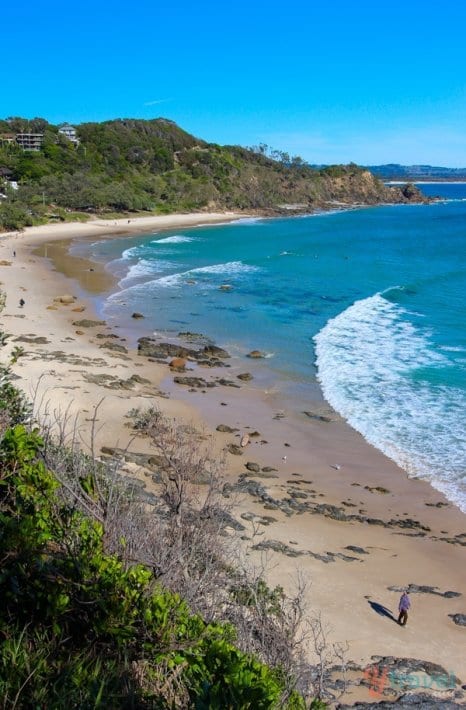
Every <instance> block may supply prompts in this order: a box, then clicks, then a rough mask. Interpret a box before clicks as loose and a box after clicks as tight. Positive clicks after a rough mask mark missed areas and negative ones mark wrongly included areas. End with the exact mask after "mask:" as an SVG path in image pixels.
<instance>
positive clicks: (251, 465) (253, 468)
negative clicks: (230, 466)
mask: <svg viewBox="0 0 466 710" xmlns="http://www.w3.org/2000/svg"><path fill="white" fill-rule="evenodd" d="M244 465H245V467H246V468H247V469H248V471H253V472H254V473H259V471H260V470H261V467H260V466H259V464H258V463H255V462H254V461H248V462H247V463H245V464H244Z"/></svg>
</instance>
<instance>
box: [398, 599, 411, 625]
mask: <svg viewBox="0 0 466 710" xmlns="http://www.w3.org/2000/svg"><path fill="white" fill-rule="evenodd" d="M410 607H411V600H410V598H409V596H408V592H407V591H404V592H403V594H402V595H401V597H400V603H399V604H398V611H399V612H400V613H399V616H398V623H399V625H400V626H406V622H407V621H408V609H409V608H410Z"/></svg>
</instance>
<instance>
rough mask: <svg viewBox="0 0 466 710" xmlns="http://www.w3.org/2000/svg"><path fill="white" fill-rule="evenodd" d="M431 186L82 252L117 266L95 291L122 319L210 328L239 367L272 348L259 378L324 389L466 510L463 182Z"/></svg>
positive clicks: (111, 316)
mask: <svg viewBox="0 0 466 710" xmlns="http://www.w3.org/2000/svg"><path fill="white" fill-rule="evenodd" d="M421 187H422V189H423V190H424V192H425V193H427V194H430V195H440V196H441V197H442V201H440V202H437V203H434V204H431V205H394V206H379V207H371V208H361V209H351V210H343V211H334V212H327V213H322V214H316V215H311V216H305V217H290V218H283V219H243V220H240V221H239V222H235V223H232V224H225V225H215V226H206V227H198V228H195V229H186V230H181V231H180V230H176V231H172V232H163V233H160V234H147V235H143V236H141V235H138V236H131V237H128V238H126V239H121V238H118V239H115V240H107V241H102V242H96V243H93V244H92V245H87V246H83V245H79V246H77V247H75V249H74V251H75V252H78V253H79V254H80V255H83V256H88V257H91V258H92V259H95V260H97V261H102V262H104V263H105V264H106V268H107V269H109V270H110V271H111V272H112V273H113V274H115V275H116V276H117V278H118V289H117V290H116V291H115V292H114V293H112V294H106V295H105V297H104V298H102V299H100V301H99V302H98V303H97V304H96V305H97V307H98V309H99V311H100V313H101V315H102V317H104V318H105V319H106V320H107V322H108V323H109V324H110V325H118V326H119V327H120V328H122V329H124V330H126V332H127V333H129V334H130V335H132V337H133V339H135V338H136V337H137V336H141V335H150V334H152V333H156V334H157V335H158V336H161V337H162V338H163V339H171V338H176V337H177V335H178V333H179V332H185V331H190V332H196V333H202V334H204V335H207V336H209V337H210V338H211V339H212V341H214V342H215V343H217V344H219V345H221V346H222V347H225V348H226V349H227V350H229V351H230V353H231V354H232V355H233V363H237V364H238V366H241V367H242V368H243V370H247V369H250V364H251V361H248V360H247V359H246V358H245V356H246V354H247V353H248V352H249V351H250V350H252V349H258V350H261V351H263V352H264V353H265V354H266V358H265V359H264V360H260V363H259V365H258V364H256V366H255V371H254V374H255V380H254V382H255V383H256V384H257V386H259V387H261V388H273V389H274V391H275V392H278V393H280V394H281V395H282V396H283V398H284V400H286V401H287V402H291V403H293V402H295V403H296V408H297V411H299V410H300V409H301V410H302V408H303V406H304V408H305V405H306V403H307V402H308V401H311V400H312V401H314V400H315V399H316V396H317V395H316V392H317V390H318V387H320V388H321V390H322V392H323V394H324V396H325V398H326V400H327V401H328V402H329V403H330V404H331V405H332V407H333V408H334V409H335V410H337V411H338V412H339V413H340V414H341V415H342V416H343V417H344V418H345V419H346V420H347V421H348V423H349V424H350V425H351V426H352V427H353V428H354V429H356V430H357V431H359V432H360V433H361V434H362V435H363V436H364V437H365V439H366V440H367V441H368V442H370V443H371V444H373V445H374V446H375V447H377V448H378V449H380V450H381V451H383V452H384V453H385V454H386V455H387V456H389V457H390V458H391V459H393V460H394V461H395V462H396V463H397V464H398V465H399V466H401V467H402V468H403V469H405V470H406V471H407V473H408V474H409V475H410V476H418V477H422V478H425V479H427V480H428V481H430V483H431V484H432V485H433V486H434V487H436V488H437V489H438V490H440V491H442V492H443V493H444V494H445V495H446V496H447V497H448V498H449V499H450V500H451V501H453V502H454V503H455V504H457V505H458V506H459V507H460V508H461V509H462V510H463V511H464V512H466V435H465V424H466V319H465V305H466V184H458V183H456V184H448V183H441V184H439V183H436V184H424V185H422V186H421ZM221 287H224V288H221ZM225 287H229V288H225ZM135 311H138V312H140V313H142V314H143V315H144V320H142V321H138V322H137V323H136V322H135V321H134V320H132V319H131V314H132V313H133V312H135Z"/></svg>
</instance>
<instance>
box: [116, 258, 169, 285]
mask: <svg viewBox="0 0 466 710" xmlns="http://www.w3.org/2000/svg"><path fill="white" fill-rule="evenodd" d="M174 266H175V264H173V262H171V261H162V260H161V259H140V260H139V261H138V262H137V263H136V264H133V265H132V266H131V267H130V268H129V270H128V273H127V274H126V275H125V276H124V277H123V278H122V279H121V281H119V283H118V285H119V287H120V288H125V287H127V286H129V285H130V284H131V283H132V282H134V281H141V280H144V279H146V278H147V277H148V276H152V275H153V274H154V273H160V272H162V271H168V270H169V269H173V267H174Z"/></svg>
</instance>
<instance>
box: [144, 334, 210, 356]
mask: <svg viewBox="0 0 466 710" xmlns="http://www.w3.org/2000/svg"><path fill="white" fill-rule="evenodd" d="M138 353H139V355H145V356H146V357H155V358H167V357H172V358H173V357H182V358H188V357H193V358H196V356H197V355H198V353H197V350H193V349H192V348H184V347H183V346H182V345H174V344H173V343H158V342H157V341H156V340H155V339H154V338H139V340H138Z"/></svg>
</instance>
